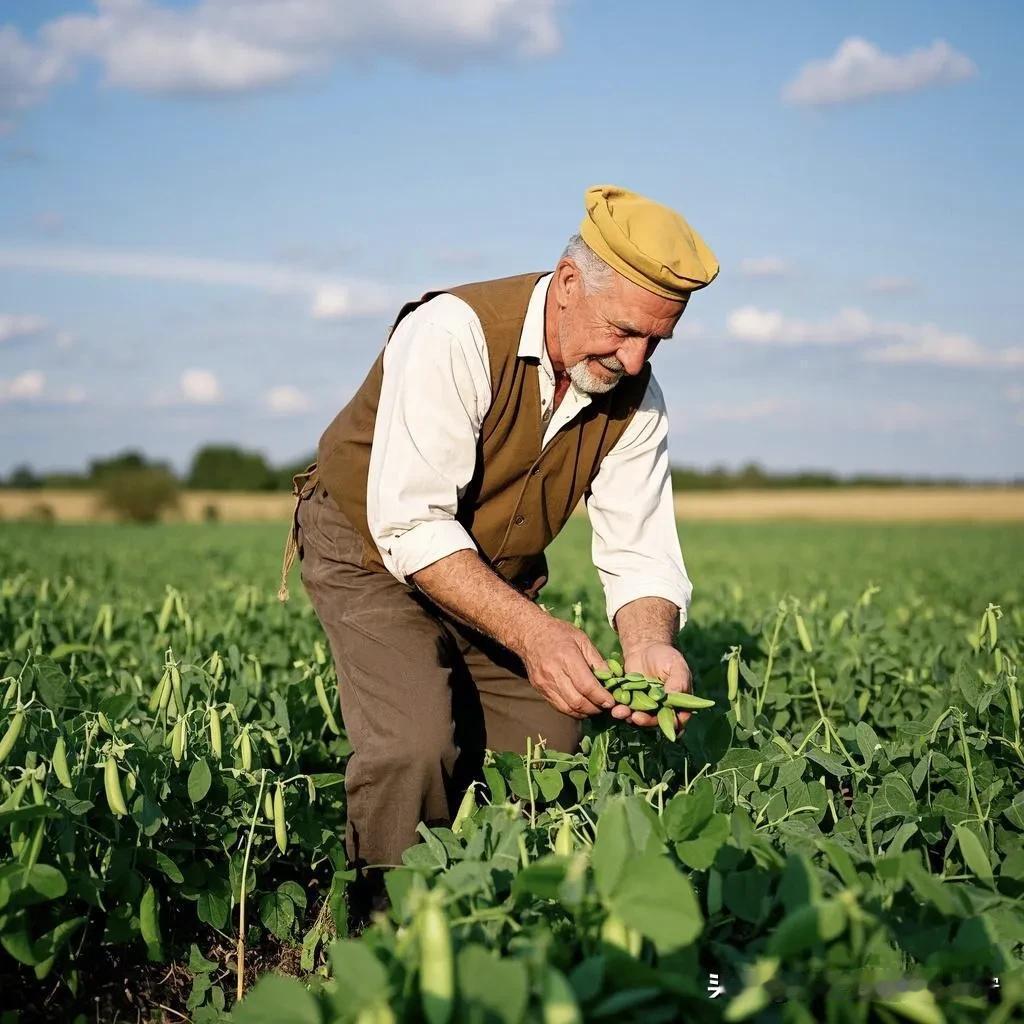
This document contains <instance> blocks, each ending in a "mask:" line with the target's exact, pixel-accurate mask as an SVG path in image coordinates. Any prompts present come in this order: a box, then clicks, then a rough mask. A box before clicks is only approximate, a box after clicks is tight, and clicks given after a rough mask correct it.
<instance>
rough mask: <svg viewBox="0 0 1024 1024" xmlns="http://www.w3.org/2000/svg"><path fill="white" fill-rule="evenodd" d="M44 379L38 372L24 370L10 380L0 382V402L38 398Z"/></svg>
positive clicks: (40, 394)
mask: <svg viewBox="0 0 1024 1024" xmlns="http://www.w3.org/2000/svg"><path fill="white" fill-rule="evenodd" d="M45 385H46V377H45V376H44V374H43V373H42V372H41V371H39V370H26V371H25V372H24V373H20V374H18V376H17V377H12V378H11V379H10V380H0V402H15V401H25V400H28V399H33V398H40V397H42V394H43V388H44V386H45Z"/></svg>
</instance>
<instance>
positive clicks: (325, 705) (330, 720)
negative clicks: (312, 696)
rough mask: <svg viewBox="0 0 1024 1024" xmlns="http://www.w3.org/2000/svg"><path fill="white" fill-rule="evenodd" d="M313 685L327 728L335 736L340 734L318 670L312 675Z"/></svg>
mask: <svg viewBox="0 0 1024 1024" xmlns="http://www.w3.org/2000/svg"><path fill="white" fill-rule="evenodd" d="M313 687H314V689H315V690H316V699H317V701H318V702H319V703H320V710H321V711H322V712H323V713H324V718H326V719H327V728H328V729H330V730H331V732H333V733H334V735H335V736H338V735H340V733H341V730H340V729H339V728H338V723H337V722H336V721H335V719H334V712H333V711H332V710H331V702H330V701H329V700H328V699H327V690H326V688H325V687H324V679H323V676H322V675H320V673H319V672H317V674H316V675H315V676H314V677H313Z"/></svg>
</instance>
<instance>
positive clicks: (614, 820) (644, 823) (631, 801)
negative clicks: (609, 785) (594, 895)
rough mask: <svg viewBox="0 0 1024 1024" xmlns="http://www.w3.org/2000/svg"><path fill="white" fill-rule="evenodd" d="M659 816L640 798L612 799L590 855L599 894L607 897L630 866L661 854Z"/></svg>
mask: <svg viewBox="0 0 1024 1024" xmlns="http://www.w3.org/2000/svg"><path fill="white" fill-rule="evenodd" d="M664 845H665V844H664V843H663V842H662V840H661V836H660V835H659V823H658V818H657V815H656V814H655V813H654V811H653V810H652V809H651V807H650V806H649V805H648V804H647V803H646V802H645V801H644V800H643V799H641V798H640V797H636V796H634V797H624V796H617V797H613V798H612V799H611V800H609V801H608V804H607V805H606V807H605V809H604V813H603V814H602V815H601V817H600V818H599V819H598V822H597V836H596V837H595V839H594V846H593V849H592V850H591V854H590V862H591V864H592V865H593V868H594V881H595V882H596V884H597V889H598V892H600V893H601V895H602V896H605V897H608V896H609V895H610V894H611V893H612V892H613V891H614V890H615V888H616V886H617V885H618V883H619V879H620V878H621V877H622V875H623V873H624V872H625V870H626V868H627V866H628V865H629V864H630V862H631V861H633V860H635V859H636V858H637V857H639V856H640V855H641V854H644V853H646V852H648V851H652V852H661V851H662V850H664Z"/></svg>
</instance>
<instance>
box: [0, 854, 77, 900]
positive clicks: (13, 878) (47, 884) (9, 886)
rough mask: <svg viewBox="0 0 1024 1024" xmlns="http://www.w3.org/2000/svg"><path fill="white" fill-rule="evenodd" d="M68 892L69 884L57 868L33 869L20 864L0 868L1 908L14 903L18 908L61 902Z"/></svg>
mask: <svg viewBox="0 0 1024 1024" xmlns="http://www.w3.org/2000/svg"><path fill="white" fill-rule="evenodd" d="M67 891H68V883H67V880H66V879H65V878H64V876H63V875H62V874H61V873H60V871H58V870H57V869H56V868H55V867H51V866H50V865H49V864H35V865H33V866H32V868H31V869H28V870H26V868H25V867H24V866H23V865H21V864H18V863H14V862H12V863H8V864H5V865H4V866H3V867H2V868H0V907H6V906H7V904H8V903H10V902H12V901H14V902H15V905H16V906H20V907H27V906H31V905H32V904H35V903H46V902H48V901H49V900H59V899H60V898H61V897H62V896H63V895H64V894H65V893H66V892H67Z"/></svg>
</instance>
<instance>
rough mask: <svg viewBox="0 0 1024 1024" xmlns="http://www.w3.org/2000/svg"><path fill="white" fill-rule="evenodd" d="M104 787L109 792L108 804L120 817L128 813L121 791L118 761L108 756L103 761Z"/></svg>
mask: <svg viewBox="0 0 1024 1024" xmlns="http://www.w3.org/2000/svg"><path fill="white" fill-rule="evenodd" d="M103 789H104V791H105V792H106V794H107V806H108V807H109V808H110V810H111V812H112V813H113V814H116V815H117V816H118V817H121V816H122V815H125V814H127V813H128V807H127V806H126V805H125V802H124V796H123V794H122V793H121V777H120V775H119V774H118V771H117V762H116V761H115V760H114V759H113V758H112V757H108V758H107V759H106V761H104V763H103Z"/></svg>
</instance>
